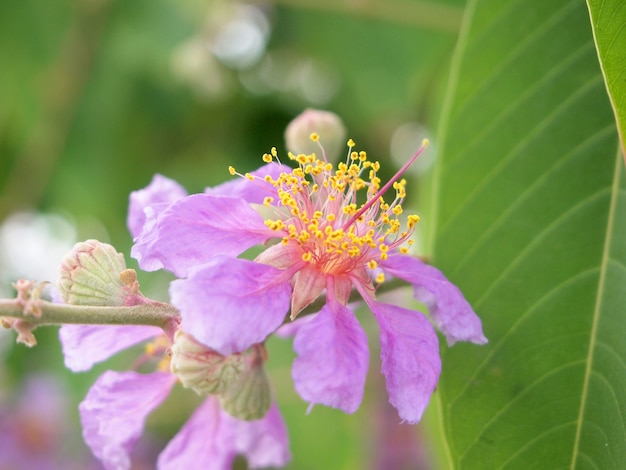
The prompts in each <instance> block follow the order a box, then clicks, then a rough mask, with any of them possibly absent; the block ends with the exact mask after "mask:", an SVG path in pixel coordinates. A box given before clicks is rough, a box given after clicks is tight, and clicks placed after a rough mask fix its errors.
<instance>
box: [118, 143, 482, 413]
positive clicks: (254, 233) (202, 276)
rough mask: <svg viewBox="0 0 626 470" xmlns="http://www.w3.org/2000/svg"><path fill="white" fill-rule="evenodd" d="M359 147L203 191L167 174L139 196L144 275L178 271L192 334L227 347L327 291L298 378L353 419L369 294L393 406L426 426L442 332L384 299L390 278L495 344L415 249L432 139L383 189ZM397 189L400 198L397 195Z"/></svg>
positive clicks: (303, 326) (307, 324) (133, 222)
mask: <svg viewBox="0 0 626 470" xmlns="http://www.w3.org/2000/svg"><path fill="white" fill-rule="evenodd" d="M312 139H313V140H314V141H316V140H318V136H317V135H316V134H313V135H312ZM348 144H349V152H348V157H347V160H346V161H345V162H343V163H340V164H338V165H337V168H335V167H334V165H333V164H332V163H330V162H329V161H327V160H326V159H325V158H324V152H323V151H322V152H321V154H322V158H318V157H317V156H316V155H315V154H309V155H305V154H300V155H294V154H291V153H290V154H289V159H290V160H292V161H293V162H295V164H296V167H295V168H292V167H290V166H287V165H285V164H282V163H281V162H280V161H279V159H278V156H277V152H276V150H275V149H272V151H271V152H270V153H268V154H265V155H264V156H263V160H264V161H265V163H266V164H265V165H264V166H262V167H261V168H259V169H258V170H256V171H254V172H252V173H246V174H243V175H242V174H238V173H237V172H236V170H235V169H234V168H231V169H230V172H231V174H233V175H238V178H236V179H235V180H234V181H230V182H228V183H225V184H222V185H220V186H217V187H214V188H209V189H207V190H206V191H205V192H204V193H203V194H194V195H189V196H187V195H185V191H184V189H183V188H182V187H180V186H179V185H178V184H177V183H175V182H173V181H171V180H169V179H167V178H164V177H162V176H156V177H155V178H154V180H153V181H152V183H151V184H150V185H149V186H148V187H147V188H145V189H143V190H141V191H138V192H135V193H133V194H132V195H131V210H130V213H129V227H130V228H131V231H132V232H133V235H134V236H135V245H134V246H133V249H132V252H131V254H132V256H134V257H135V258H136V259H137V260H138V261H139V265H140V267H141V268H142V269H144V270H147V271H151V270H156V269H161V268H164V269H167V270H169V271H172V272H173V273H175V274H176V275H177V276H178V277H179V278H180V279H178V280H176V281H174V282H172V284H171V287H170V297H171V301H172V303H173V304H174V305H175V306H176V307H177V308H178V309H179V310H180V312H181V317H182V324H183V328H184V329H185V330H186V331H188V332H190V333H191V334H193V336H194V337H195V338H196V339H197V340H198V341H199V342H200V343H202V344H204V345H206V346H207V347H209V348H211V349H213V350H216V351H218V352H219V353H220V354H223V355H230V354H233V353H239V352H242V351H245V350H246V349H248V348H250V347H252V346H253V345H255V344H260V343H263V342H264V341H265V340H266V338H267V337H268V336H269V335H271V334H272V333H274V332H276V331H277V330H278V329H279V327H281V325H283V323H284V322H285V318H286V316H287V314H288V313H289V312H291V318H292V319H293V318H295V317H296V316H297V315H298V313H299V312H300V311H301V310H302V309H303V308H305V307H306V306H307V305H309V304H311V303H312V302H313V301H314V300H315V299H317V298H318V297H320V296H321V295H322V294H324V293H325V298H326V302H325V305H324V306H323V307H322V308H321V309H320V311H319V312H317V313H315V314H313V315H309V316H306V317H304V318H302V319H298V320H296V324H297V326H295V327H294V328H292V330H293V331H295V339H294V349H295V351H296V353H297V358H296V359H295V362H294V364H293V379H294V383H295V387H296V390H297V391H298V393H299V394H300V396H301V397H302V398H303V399H304V400H306V401H307V402H309V403H310V404H311V405H313V404H318V403H319V404H324V405H328V406H332V407H336V408H339V409H342V410H344V411H346V412H348V413H352V412H354V411H355V410H356V409H357V408H358V407H359V404H360V402H361V398H362V395H363V388H364V383H365V378H366V374H367V369H368V362H369V352H368V351H369V350H368V345H367V339H366V335H365V332H364V331H363V329H362V327H361V326H360V324H359V321H358V320H357V318H356V316H355V314H354V311H353V309H354V306H355V305H356V303H354V302H353V298H352V293H353V290H355V291H356V292H358V293H359V294H360V297H361V299H362V300H363V301H364V302H365V304H366V305H367V306H368V307H369V309H370V311H371V312H372V313H373V314H374V316H375V317H376V319H377V321H378V324H379V326H380V341H381V355H382V372H383V374H384V375H385V377H386V382H387V390H388V393H389V397H390V401H391V403H392V404H393V405H394V406H395V407H396V408H397V410H398V412H399V415H400V417H401V418H402V419H403V420H404V421H406V422H409V423H415V422H417V421H418V420H419V419H420V417H421V415H422V413H423V411H424V408H425V407H426V405H427V403H428V400H429V398H430V395H431V394H432V392H433V390H434V388H435V385H436V383H437V380H438V377H439V373H440V369H441V362H440V357H439V346H438V339H437V335H436V333H435V331H434V329H433V327H432V325H431V323H430V321H429V320H428V318H427V317H426V316H425V315H424V314H422V313H420V312H418V311H415V310H411V309H408V308H405V307H402V306H399V305H392V304H387V303H383V302H380V301H378V300H377V298H376V289H377V286H378V285H379V284H380V283H382V282H384V281H385V278H386V276H391V277H396V278H399V279H402V280H404V281H406V282H408V283H409V284H411V285H413V287H414V294H415V297H416V298H417V299H418V300H420V301H422V302H423V303H425V304H426V305H427V306H428V307H429V313H430V316H431V319H432V321H433V323H434V324H435V325H436V326H437V327H438V328H439V329H440V330H441V331H442V332H443V333H444V334H445V335H446V337H447V339H448V342H449V344H453V343H454V342H456V341H472V342H474V343H477V344H482V343H485V342H486V338H485V337H484V335H483V333H482V327H481V323H480V320H479V318H478V317H477V316H476V315H475V313H474V312H473V310H472V309H471V307H470V305H469V304H468V303H467V301H466V300H465V299H464V298H463V295H462V294H461V292H460V291H459V290H458V288H456V287H455V286H454V285H453V284H451V283H450V282H449V281H447V280H446V278H445V277H444V276H443V275H442V274H441V273H440V272H439V271H438V270H436V269H435V268H433V267H432V266H428V265H426V264H424V263H423V262H422V261H420V260H419V259H418V258H416V257H414V256H411V255H409V254H408V253H407V251H408V247H409V246H410V243H411V241H410V236H411V234H412V232H413V229H414V225H415V223H416V222H417V221H418V219H419V218H418V217H417V216H415V215H409V216H407V217H406V225H405V226H403V223H404V222H403V219H401V216H402V213H403V209H402V202H403V200H404V198H405V195H406V191H405V186H406V182H405V181H404V180H403V179H401V175H402V173H403V172H404V171H405V170H406V168H408V166H409V165H410V164H411V163H413V161H415V159H417V157H418V156H419V154H420V153H421V152H422V151H423V149H424V147H425V145H424V146H422V148H420V150H419V151H418V152H417V153H416V154H415V155H414V156H413V157H412V158H411V159H410V160H409V161H408V162H407V163H406V165H405V166H404V167H403V168H402V169H401V170H400V171H399V172H398V174H396V175H395V176H394V177H393V178H392V179H391V180H390V181H388V182H387V183H386V184H385V185H383V186H381V180H380V178H379V177H378V172H379V169H380V164H379V163H378V162H376V161H370V160H369V159H368V157H367V155H366V153H365V152H357V151H354V149H353V147H354V142H352V141H349V143H348ZM391 188H393V189H394V190H395V198H394V199H393V201H390V202H385V200H384V198H383V194H385V193H386V192H387V191H388V190H389V189H391ZM138 221H141V223H139V222H138ZM255 245H261V246H263V247H264V248H265V249H264V251H263V252H262V253H261V254H260V255H258V256H257V258H256V259H255V260H248V259H244V258H241V257H240V255H241V254H242V253H243V252H244V251H246V250H248V249H249V248H251V247H253V246H255Z"/></svg>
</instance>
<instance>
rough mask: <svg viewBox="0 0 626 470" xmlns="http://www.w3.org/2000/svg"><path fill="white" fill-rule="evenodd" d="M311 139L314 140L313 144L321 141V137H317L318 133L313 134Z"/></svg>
mask: <svg viewBox="0 0 626 470" xmlns="http://www.w3.org/2000/svg"><path fill="white" fill-rule="evenodd" d="M310 138H311V140H312V141H313V142H317V141H318V140H320V136H319V135H317V133H316V132H313V133H312V134H311V136H310Z"/></svg>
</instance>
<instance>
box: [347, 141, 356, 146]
mask: <svg viewBox="0 0 626 470" xmlns="http://www.w3.org/2000/svg"><path fill="white" fill-rule="evenodd" d="M355 145H356V144H355V143H354V140H352V139H348V147H350V148H352V147H354V146H355Z"/></svg>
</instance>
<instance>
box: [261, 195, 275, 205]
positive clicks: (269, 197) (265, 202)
mask: <svg viewBox="0 0 626 470" xmlns="http://www.w3.org/2000/svg"><path fill="white" fill-rule="evenodd" d="M272 202H274V198H273V197H271V196H267V197H266V198H264V199H263V205H264V206H267V207H269V206H270V204H271V203H272Z"/></svg>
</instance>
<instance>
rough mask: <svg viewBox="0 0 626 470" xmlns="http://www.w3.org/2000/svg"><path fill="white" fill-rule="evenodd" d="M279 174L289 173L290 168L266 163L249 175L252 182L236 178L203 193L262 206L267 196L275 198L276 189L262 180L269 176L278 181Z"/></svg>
mask: <svg viewBox="0 0 626 470" xmlns="http://www.w3.org/2000/svg"><path fill="white" fill-rule="evenodd" d="M281 172H291V168H287V167H285V166H283V165H279V164H277V163H274V162H272V163H268V164H267V165H263V166H262V167H261V168H259V169H257V170H255V171H253V172H251V173H250V174H251V175H252V176H254V177H255V178H254V180H249V179H247V178H241V177H238V178H235V179H233V180H231V181H228V182H226V183H222V184H220V185H218V186H215V187H213V188H206V189H205V191H204V192H205V193H206V194H212V195H214V196H230V197H238V198H241V199H244V200H245V201H246V202H248V203H250V204H263V200H264V199H265V198H266V197H268V196H270V197H273V198H274V199H276V198H277V192H276V188H275V187H274V186H272V185H271V184H270V183H268V182H266V181H264V180H263V178H264V177H265V176H271V177H272V178H273V179H278V177H279V176H280V174H281Z"/></svg>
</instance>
